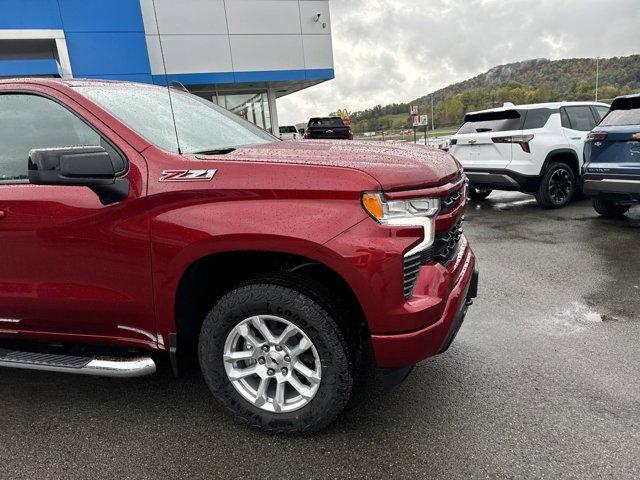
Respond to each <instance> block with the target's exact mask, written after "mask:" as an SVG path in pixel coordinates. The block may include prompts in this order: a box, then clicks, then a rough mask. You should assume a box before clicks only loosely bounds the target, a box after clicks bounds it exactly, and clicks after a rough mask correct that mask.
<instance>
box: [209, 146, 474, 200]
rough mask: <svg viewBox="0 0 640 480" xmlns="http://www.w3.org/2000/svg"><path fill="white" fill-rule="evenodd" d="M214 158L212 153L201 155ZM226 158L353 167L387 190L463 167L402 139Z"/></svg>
mask: <svg viewBox="0 0 640 480" xmlns="http://www.w3.org/2000/svg"><path fill="white" fill-rule="evenodd" d="M198 158H200V159H203V160H204V159H207V160H211V157H205V156H198ZM224 159H225V160H237V161H242V162H266V163H291V164H298V165H316V166H323V165H326V166H329V167H342V168H350V169H354V170H359V171H362V172H365V173H367V174H369V175H370V176H372V177H373V178H375V179H376V180H377V181H378V183H380V185H381V186H382V188H383V189H384V190H387V191H391V190H413V189H419V188H427V187H434V186H439V185H442V184H443V183H446V182H448V181H450V180H452V179H454V178H456V177H457V176H459V175H460V173H461V171H462V168H461V167H460V165H459V164H458V162H456V160H454V158H453V157H452V156H451V155H449V154H448V153H446V152H443V151H442V150H438V149H436V148H432V147H424V146H420V145H413V144H403V143H382V142H361V141H355V142H352V141H345V140H341V141H328V140H303V141H298V142H296V141H289V142H273V143H268V144H263V145H254V146H249V147H241V148H238V149H237V150H235V151H233V152H231V153H228V154H226V155H224Z"/></svg>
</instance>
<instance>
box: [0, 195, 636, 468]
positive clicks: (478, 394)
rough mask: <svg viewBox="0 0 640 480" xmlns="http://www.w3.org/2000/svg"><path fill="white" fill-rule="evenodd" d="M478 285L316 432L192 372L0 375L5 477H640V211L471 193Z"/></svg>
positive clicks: (0, 455) (0, 459)
mask: <svg viewBox="0 0 640 480" xmlns="http://www.w3.org/2000/svg"><path fill="white" fill-rule="evenodd" d="M466 218H467V222H466V226H465V231H466V233H467V235H468V237H469V239H470V241H471V243H472V245H473V247H474V249H475V251H476V253H477V254H478V257H479V265H480V270H481V276H480V279H481V283H480V292H479V297H478V299H477V301H476V303H475V305H474V306H473V307H472V308H471V309H470V311H469V315H468V317H467V320H466V322H465V324H464V325H463V327H462V330H461V331H460V334H459V336H458V338H457V339H456V341H455V342H454V344H453V346H452V347H451V349H450V350H449V351H448V352H446V353H445V354H443V355H441V356H439V357H436V358H434V359H430V360H427V361H425V362H422V363H421V364H420V365H418V367H417V368H416V369H415V370H414V372H413V374H412V376H411V377H409V379H408V380H407V381H406V382H405V383H404V384H402V385H400V386H399V387H397V388H396V389H395V390H393V391H392V392H390V393H388V394H379V395H372V396H371V397H370V398H368V399H366V400H362V401H360V402H359V403H358V404H356V405H354V406H352V407H351V408H350V409H349V410H348V411H347V412H346V413H345V414H344V415H343V416H342V417H340V418H339V420H338V421H337V422H336V423H335V424H334V425H333V426H331V427H330V428H329V429H327V430H326V431H324V432H321V433H320V434H317V435H314V436H309V437H303V438H279V437H273V436H266V435H263V434H260V433H257V432H253V431H250V430H247V429H245V428H243V427H239V426H237V425H236V424H234V422H233V421H232V420H230V419H229V417H228V416H227V415H225V414H224V412H222V411H221V409H220V407H218V406H217V404H216V403H215V402H214V401H213V400H212V398H211V396H210V395H209V394H208V391H207V388H206V386H205V384H204V382H203V381H202V380H201V378H200V376H199V375H198V374H197V373H193V374H191V375H188V376H187V377H186V378H182V379H179V380H175V379H173V378H172V376H171V374H170V371H169V369H168V368H167V367H166V366H163V368H161V370H160V372H159V373H158V374H157V375H155V376H153V377H149V378H146V379H142V380H128V381H123V380H110V379H100V378H83V377H74V376H64V375H54V374H46V373H41V372H37V373H36V372H27V371H18V370H15V371H14V370H2V371H0V478H11V479H13V478H240V477H245V478H250V479H254V478H263V479H269V478H274V479H276V478H277V479H282V478H286V479H296V478H320V477H331V478H359V477H366V478H385V477H390V478H431V479H434V478H496V477H497V478H581V479H582V478H616V479H621V478H638V477H639V476H640V380H639V374H638V371H639V367H638V366H639V365H640V348H638V345H639V339H640V255H639V254H638V253H639V251H640V250H639V246H640V209H636V210H635V211H634V210H632V212H631V213H630V214H629V215H628V217H627V218H626V219H624V220H605V219H601V218H597V216H596V214H595V212H594V211H593V210H592V209H591V206H590V204H589V202H588V201H580V202H577V203H574V204H572V205H571V206H569V207H567V208H565V209H562V210H554V211H544V210H540V209H539V208H538V207H537V206H536V204H535V202H534V201H533V199H532V197H529V196H526V195H522V194H519V193H513V194H512V193H495V192H494V193H493V194H492V195H491V196H490V197H489V199H487V200H486V201H484V202H479V203H474V204H472V205H470V208H469V211H468V214H467V216H466Z"/></svg>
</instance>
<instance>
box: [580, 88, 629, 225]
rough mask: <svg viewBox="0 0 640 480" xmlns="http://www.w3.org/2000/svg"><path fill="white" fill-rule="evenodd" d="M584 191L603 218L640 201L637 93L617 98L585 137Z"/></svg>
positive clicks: (615, 214)
mask: <svg viewBox="0 0 640 480" xmlns="http://www.w3.org/2000/svg"><path fill="white" fill-rule="evenodd" d="M584 160H585V161H584V167H583V176H582V181H583V191H584V193H585V194H586V195H589V196H590V197H593V208H594V209H595V210H596V212H598V213H599V214H600V215H604V216H605V217H618V216H622V215H624V214H625V213H627V211H628V210H629V208H630V207H631V205H632V204H634V203H639V202H640V94H638V95H627V96H624V97H617V98H616V99H615V100H614V101H613V102H612V103H611V108H610V110H609V113H607V115H606V116H605V117H604V118H603V119H602V121H601V122H600V123H599V124H598V126H597V127H595V128H594V129H593V130H592V131H591V132H590V133H589V135H588V136H587V142H586V143H585V147H584Z"/></svg>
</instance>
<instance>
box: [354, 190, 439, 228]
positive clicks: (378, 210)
mask: <svg viewBox="0 0 640 480" xmlns="http://www.w3.org/2000/svg"><path fill="white" fill-rule="evenodd" d="M362 206H363V207H364V209H365V210H366V211H367V213H368V214H369V215H371V216H372V217H373V218H374V219H376V220H377V221H378V222H380V223H383V224H385V225H411V222H409V223H407V222H405V221H404V220H405V219H409V220H410V219H416V218H419V217H433V216H434V215H436V214H437V213H438V211H440V199H439V198H415V199H411V200H391V201H387V200H385V199H384V196H383V195H382V193H364V194H363V195H362ZM416 225H418V224H417V223H416Z"/></svg>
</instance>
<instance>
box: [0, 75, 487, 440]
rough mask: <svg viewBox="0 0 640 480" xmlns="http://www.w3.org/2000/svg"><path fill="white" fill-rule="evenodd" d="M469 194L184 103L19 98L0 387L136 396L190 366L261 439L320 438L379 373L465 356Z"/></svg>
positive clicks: (111, 89)
mask: <svg viewBox="0 0 640 480" xmlns="http://www.w3.org/2000/svg"><path fill="white" fill-rule="evenodd" d="M169 93H170V94H169ZM465 188H466V186H465V177H464V175H463V172H462V169H461V167H460V165H459V164H458V163H457V162H456V161H455V160H454V159H453V158H452V157H451V156H450V155H448V154H446V153H444V152H441V151H438V150H435V149H430V148H424V147H420V146H413V145H411V146H409V145H401V144H379V143H357V142H356V143H351V142H347V143H344V142H331V141H307V142H282V141H279V140H278V139H276V138H275V137H273V136H271V135H270V134H268V133H266V132H264V131H263V130H261V129H259V128H257V127H255V126H253V125H251V124H249V123H247V122H246V121H244V120H242V119H241V118H239V117H237V116H235V115H233V114H231V113H229V112H227V111H226V110H223V109H221V108H219V107H217V106H216V105H213V104H212V103H211V102H208V101H206V100H203V99H201V98H199V97H196V96H193V95H191V94H188V93H186V92H184V91H180V90H177V89H176V90H174V89H170V90H168V89H167V88H161V87H155V86H150V85H139V84H134V83H118V82H106V81H89V80H69V81H60V80H53V79H21V80H16V79H13V80H2V81H0V245H1V247H2V248H0V265H2V268H0V366H3V367H14V368H24V369H35V370H49V371H57V372H68V373H78V374H91V375H105V376H114V377H133V376H140V375H145V374H150V373H153V372H155V368H156V365H155V362H154V359H156V360H157V359H158V358H159V357H160V356H161V354H163V353H164V354H165V355H167V356H168V358H169V359H170V363H171V365H172V367H173V369H174V372H176V374H177V373H178V372H179V371H180V368H181V366H182V365H184V364H183V363H182V362H183V359H184V358H187V357H188V356H189V355H190V354H193V355H194V357H196V358H197V359H198V360H199V363H200V367H201V369H202V373H203V375H204V378H205V380H206V382H207V384H208V385H209V387H210V389H211V391H212V392H213V394H214V396H215V397H216V398H217V399H218V401H219V402H220V403H221V404H222V405H224V406H225V407H226V408H227V409H229V410H230V411H231V412H232V413H233V414H234V415H235V416H236V418H238V419H240V420H242V421H243V422H244V423H246V424H249V425H251V426H255V427H259V428H262V429H264V430H266V431H270V432H279V433H299V432H310V431H314V430H318V429H320V428H322V427H324V426H326V425H327V424H328V423H329V422H331V421H333V420H334V419H335V418H336V417H337V415H338V414H339V413H340V412H341V411H342V409H343V408H344V407H345V405H346V403H347V401H348V400H349V397H350V394H351V391H352V387H353V384H354V381H356V379H358V378H360V376H359V373H360V372H363V371H365V370H364V369H366V368H369V367H370V364H371V363H373V364H374V366H375V367H377V368H379V369H383V371H385V372H395V373H398V372H400V373H403V374H404V373H405V372H407V371H408V369H409V368H410V367H411V366H412V365H414V364H415V363H416V362H419V361H420V360H423V359H424V358H427V357H429V356H432V355H436V354H437V353H440V352H442V351H444V350H446V349H447V348H448V346H449V344H450V343H451V341H452V340H453V337H454V336H455V334H456V332H457V331H458V328H459V327H460V324H461V323H462V320H463V318H464V315H465V313H466V310H467V307H468V305H469V304H470V303H471V299H472V298H473V297H475V296H476V290H477V271H476V268H475V265H476V262H475V257H474V255H473V253H472V251H471V248H470V247H469V245H468V243H467V240H466V239H465V237H464V236H463V235H462V221H463V212H464V209H465V205H466V196H465ZM367 359H372V360H367Z"/></svg>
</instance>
